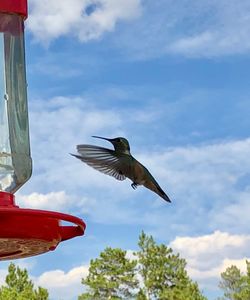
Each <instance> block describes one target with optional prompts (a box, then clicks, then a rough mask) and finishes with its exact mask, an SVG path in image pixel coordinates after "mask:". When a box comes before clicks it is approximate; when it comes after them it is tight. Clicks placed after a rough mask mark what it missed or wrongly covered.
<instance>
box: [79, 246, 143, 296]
mask: <svg viewBox="0 0 250 300" xmlns="http://www.w3.org/2000/svg"><path fill="white" fill-rule="evenodd" d="M135 266H136V261H135V260H129V259H128V258H126V251H123V250H121V249H119V248H115V249H113V248H106V249H105V250H104V251H103V252H101V253H100V257H99V258H96V259H94V260H91V261H90V267H89V274H88V276H87V278H86V279H82V283H83V284H84V285H85V286H87V287H88V291H87V292H86V293H83V294H82V295H81V296H79V298H78V299H79V300H84V299H89V300H94V299H98V300H99V299H112V300H118V299H131V298H133V296H134V294H135V290H136V288H137V286H138V280H137V279H136V271H135Z"/></svg>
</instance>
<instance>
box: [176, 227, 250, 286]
mask: <svg viewBox="0 0 250 300" xmlns="http://www.w3.org/2000/svg"><path fill="white" fill-rule="evenodd" d="M170 247H171V248H173V249H174V250H175V251H176V252H178V253H180V254H181V256H182V257H184V258H185V259H186V260H187V270H188V274H189V275H190V276H191V277H192V278H193V279H194V280H197V281H198V282H199V283H200V284H201V285H202V286H204V287H206V286H209V285H210V283H211V282H212V284H213V285H215V284H216V283H217V284H218V279H219V278H220V274H221V273H222V272H224V271H225V270H226V268H228V267H230V266H231V265H236V266H237V267H238V268H239V269H240V270H241V271H242V272H245V271H246V260H247V259H248V260H249V247H250V235H243V234H230V233H228V232H221V231H215V232H213V233H211V234H207V235H201V236H197V237H188V236H186V237H176V238H175V239H174V240H173V241H172V242H171V243H170ZM214 288H216V286H214Z"/></svg>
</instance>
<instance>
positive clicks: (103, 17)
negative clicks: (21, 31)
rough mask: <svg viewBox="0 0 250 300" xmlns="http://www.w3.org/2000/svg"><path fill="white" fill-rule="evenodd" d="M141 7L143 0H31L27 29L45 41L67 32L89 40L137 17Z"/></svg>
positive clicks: (38, 38)
mask: <svg viewBox="0 0 250 300" xmlns="http://www.w3.org/2000/svg"><path fill="white" fill-rule="evenodd" d="M140 11H141V4H140V0H127V1H122V0H71V1H68V0H61V1H57V0H53V1H52V0H43V1H39V0H31V1H30V16H29V19H28V29H29V30H30V31H31V32H32V33H33V35H34V37H35V39H36V40H38V41H41V42H43V43H49V42H50V41H51V40H53V39H56V38H58V37H60V36H65V35H72V36H76V37H78V39H79V40H80V41H82V42H86V41H89V40H93V39H98V38H99V37H101V36H102V35H103V34H104V33H105V32H108V31H113V30H114V28H115V25H116V23H117V22H119V21H127V20H130V19H133V18H136V17H138V16H139V15H140Z"/></svg>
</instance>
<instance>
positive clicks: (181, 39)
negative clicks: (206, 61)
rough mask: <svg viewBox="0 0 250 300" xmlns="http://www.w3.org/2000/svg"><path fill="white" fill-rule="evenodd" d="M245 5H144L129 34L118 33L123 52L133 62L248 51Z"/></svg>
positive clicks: (249, 27)
mask: <svg viewBox="0 0 250 300" xmlns="http://www.w3.org/2000/svg"><path fill="white" fill-rule="evenodd" d="M249 8H250V7H249V1H247V0H241V1H239V2H237V3H236V2H235V1H232V0H229V1H227V0H222V1H208V0H204V1H198V2H197V1H194V0H192V1H186V0H182V1H172V0H168V1H157V3H156V2H151V1H145V2H144V10H143V17H141V18H140V19H138V20H135V22H134V24H133V31H132V30H130V29H129V28H127V27H124V28H122V29H121V33H119V36H120V38H119V44H120V45H122V47H123V50H124V49H125V51H127V52H128V53H129V54H130V55H131V56H132V57H134V58H137V59H150V58H152V57H159V56H164V55H176V54H177V55H181V56H185V57H205V58H212V57H220V56H225V55H234V54H244V53H249V51H250V42H249V39H248V38H247V37H248V32H249V30H250V25H249V18H250V13H249V11H250V10H249Z"/></svg>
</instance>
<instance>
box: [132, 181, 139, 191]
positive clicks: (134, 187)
mask: <svg viewBox="0 0 250 300" xmlns="http://www.w3.org/2000/svg"><path fill="white" fill-rule="evenodd" d="M137 185H138V184H136V183H135V182H133V183H132V184H131V186H132V188H133V189H134V190H135V189H136V188H137Z"/></svg>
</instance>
